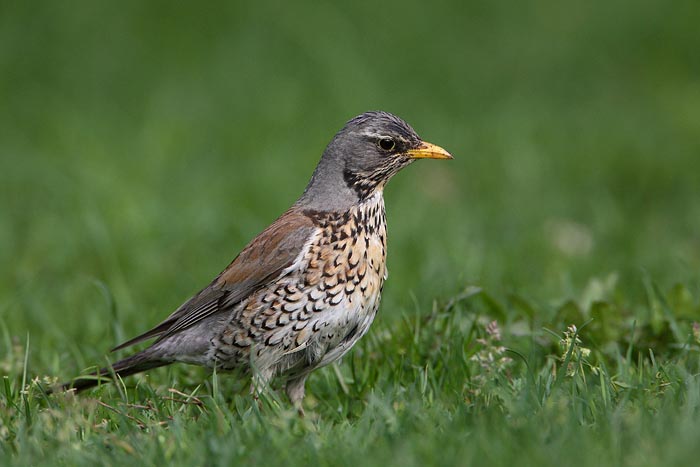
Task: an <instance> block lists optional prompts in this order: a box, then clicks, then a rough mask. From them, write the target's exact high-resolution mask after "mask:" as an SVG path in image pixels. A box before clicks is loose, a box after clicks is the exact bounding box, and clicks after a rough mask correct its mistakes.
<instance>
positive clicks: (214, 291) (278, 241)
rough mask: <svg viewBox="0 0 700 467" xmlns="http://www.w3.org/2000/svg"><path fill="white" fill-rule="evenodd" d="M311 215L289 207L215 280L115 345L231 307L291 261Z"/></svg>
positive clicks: (307, 233) (164, 333) (306, 235)
mask: <svg viewBox="0 0 700 467" xmlns="http://www.w3.org/2000/svg"><path fill="white" fill-rule="evenodd" d="M315 231H316V227H315V226H314V224H313V222H312V221H311V219H310V218H309V217H307V216H305V215H304V214H303V213H300V212H298V211H296V210H294V209H290V210H289V211H287V212H286V213H284V214H283V215H282V216H280V217H279V218H278V219H277V220H276V221H275V222H273V223H272V224H271V225H270V226H269V227H268V228H267V229H265V230H264V231H263V232H262V233H260V235H258V236H257V237H255V238H254V239H253V240H252V241H251V242H250V243H249V244H248V245H247V246H246V247H245V248H244V249H243V251H241V253H240V254H239V255H238V256H237V257H236V258H235V259H234V260H233V261H232V262H231V264H229V265H228V267H227V268H226V269H224V271H223V272H222V273H221V274H219V276H218V277H217V278H216V279H214V281H213V282H212V283H211V284H209V286H207V287H206V288H204V289H203V290H201V291H200V292H199V293H198V294H197V295H195V296H194V297H192V298H191V299H189V300H188V301H187V302H185V303H183V304H182V305H181V306H180V307H179V308H178V309H177V310H175V311H174V312H173V313H172V314H171V315H170V316H168V317H167V318H166V319H165V321H163V322H161V323H160V324H158V325H157V326H156V327H154V328H153V329H150V330H149V331H147V332H145V333H143V334H141V335H139V336H136V337H134V338H133V339H131V340H129V341H127V342H125V343H123V344H121V345H119V346H117V347H115V348H114V349H113V350H119V349H123V348H125V347H129V346H131V345H134V344H136V343H138V342H141V341H144V340H147V339H150V338H152V337H158V341H160V340H162V339H164V338H166V337H168V336H171V335H173V334H175V333H178V332H181V331H182V330H184V329H187V328H189V327H191V326H193V325H195V324H197V323H199V322H200V321H202V320H204V319H206V318H208V317H210V316H212V315H215V314H217V313H221V312H223V311H227V310H230V309H231V308H232V307H234V306H235V305H236V304H238V303H240V302H241V301H243V300H245V299H246V298H247V297H248V296H249V295H250V294H251V293H253V292H254V291H255V290H257V289H259V288H260V287H262V286H264V285H266V284H269V283H270V282H271V281H273V280H275V279H277V278H278V277H279V276H280V274H282V272H283V271H284V270H285V269H286V268H288V267H289V266H291V265H292V264H293V263H294V260H295V259H296V258H297V257H298V256H299V254H300V253H301V252H302V250H303V249H304V247H305V246H306V244H307V243H308V242H309V240H310V239H311V238H312V236H313V235H314V232H315Z"/></svg>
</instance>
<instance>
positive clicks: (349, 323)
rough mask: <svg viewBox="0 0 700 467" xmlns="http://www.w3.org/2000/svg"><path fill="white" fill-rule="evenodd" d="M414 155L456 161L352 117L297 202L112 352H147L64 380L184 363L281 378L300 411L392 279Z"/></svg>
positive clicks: (379, 121)
mask: <svg viewBox="0 0 700 467" xmlns="http://www.w3.org/2000/svg"><path fill="white" fill-rule="evenodd" d="M418 159H453V157H452V155H450V153H449V152H447V151H446V150H445V149H443V148H441V147H440V146H437V145H434V144H431V143H428V142H426V141H423V140H422V139H421V138H420V137H419V136H418V134H417V133H416V132H415V130H414V129H413V128H412V127H411V126H410V125H409V124H408V123H406V122H405V121H404V120H402V119H401V118H399V117H397V116H395V115H393V114H391V113H388V112H384V111H372V112H366V113H363V114H361V115H358V116H357V117H355V118H353V119H351V120H349V121H348V122H347V123H346V124H345V125H344V126H343V127H342V128H341V129H340V131H338V133H337V134H336V135H335V136H334V137H333V139H332V140H331V141H330V143H329V144H328V146H327V147H326V148H325V150H324V151H323V154H322V156H321V159H320V161H319V162H318V165H317V166H316V168H315V170H314V172H313V175H312V176H311V180H310V181H309V183H308V185H307V186H306V189H305V190H304V191H303V193H302V195H301V196H300V197H299V198H298V200H297V201H296V202H295V203H294V204H293V205H292V206H291V207H290V208H289V209H288V210H287V211H286V212H284V213H283V214H282V215H281V216H280V217H279V218H278V219H277V220H275V221H274V222H273V223H272V224H271V225H270V226H269V227H267V228H266V229H265V230H263V231H262V232H261V233H260V234H259V235H258V236H256V237H255V238H254V239H253V240H251V241H250V243H248V245H247V246H246V247H245V248H243V250H242V251H241V252H240V253H239V254H238V256H236V257H235V259H234V260H233V261H232V262H231V263H230V264H229V265H228V267H226V268H225V269H224V270H223V272H221V273H220V274H219V275H218V276H216V278H215V279H214V280H213V281H212V282H211V283H210V284H209V285H208V286H206V287H205V288H204V289H202V290H201V291H200V292H199V293H197V294H196V295H194V296H193V297H191V298H190V299H189V300H187V301H186V302H185V303H183V304H182V305H181V306H180V307H179V308H177V309H176V310H175V311H174V312H173V313H172V314H170V316H168V317H167V318H166V319H165V320H164V321H162V322H161V323H160V324H158V325H157V326H155V327H153V328H152V329H150V330H148V331H146V332H144V333H143V334H140V335H138V336H136V337H134V338H133V339H131V340H129V341H127V342H124V343H123V344H121V345H118V346H117V347H115V348H114V349H112V351H117V350H121V349H124V348H127V347H131V346H133V345H135V344H138V343H141V342H143V341H146V340H150V339H155V341H153V342H152V343H151V344H150V346H148V347H146V348H145V349H144V350H141V351H139V352H136V353H134V354H132V355H130V356H128V357H126V358H124V359H122V360H119V361H117V362H116V363H113V364H112V365H111V366H108V367H106V368H102V369H100V370H98V371H96V372H95V373H92V374H91V375H84V376H79V377H77V378H75V379H73V380H71V381H68V382H66V383H63V384H62V385H61V389H62V390H64V391H68V390H76V391H81V390H84V389H88V388H90V387H93V386H96V385H98V384H100V382H101V381H103V380H105V379H106V380H112V379H114V378H115V377H120V378H124V377H126V376H129V375H133V374H135V373H139V372H143V371H147V370H150V369H153V368H157V367H161V366H164V365H168V364H171V363H176V362H181V363H189V364H195V365H200V366H204V367H208V368H210V369H212V370H215V371H240V372H242V374H244V375H246V376H247V377H250V378H251V382H252V387H253V388H260V387H267V386H266V385H268V384H269V382H270V381H271V380H272V379H273V378H275V377H281V379H282V380H283V381H284V382H285V383H286V384H285V390H286V393H287V396H288V398H289V400H290V402H291V403H292V404H293V405H294V406H295V407H297V408H299V409H300V410H301V411H302V413H303V408H302V401H303V399H304V395H305V383H306V379H307V377H308V376H309V374H310V373H311V372H312V371H314V370H316V369H318V368H321V367H323V366H325V365H328V364H330V363H332V362H334V361H336V360H338V359H339V358H341V357H342V356H343V355H345V354H346V353H347V352H348V351H349V350H350V349H351V348H352V347H353V346H354V345H355V343H357V341H358V340H359V339H360V338H362V337H363V336H364V335H365V333H367V331H368V329H369V327H370V325H371V324H372V322H373V321H374V318H375V316H376V314H377V309H378V307H379V303H380V299H381V292H382V289H383V286H384V281H385V280H386V278H387V267H386V255H387V226H386V212H385V208H384V197H383V193H384V188H385V186H386V184H387V182H388V181H389V179H391V178H392V177H393V176H394V175H395V174H396V173H397V172H399V171H400V170H401V169H403V168H404V167H406V166H408V165H410V164H411V163H413V162H414V161H416V160H418Z"/></svg>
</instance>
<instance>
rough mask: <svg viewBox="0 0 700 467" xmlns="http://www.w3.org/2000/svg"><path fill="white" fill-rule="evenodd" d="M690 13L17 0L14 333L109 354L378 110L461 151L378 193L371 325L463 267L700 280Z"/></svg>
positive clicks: (558, 4)
mask: <svg viewBox="0 0 700 467" xmlns="http://www.w3.org/2000/svg"><path fill="white" fill-rule="evenodd" d="M698 24H700V8H698V4H697V2H695V1H675V2H661V1H650V0H641V1H635V2H609V1H601V0H593V1H587V2H569V1H552V0H540V1H533V2H517V1H476V0H471V1H465V0H461V1H433V2H430V3H428V2H424V3H410V2H406V1H392V2H381V3H380V2H374V1H356V2H310V1H303V2H302V1H299V2H206V3H203V2H197V3H195V2H172V1H167V2H166V1H155V2H116V3H102V2H92V1H75V2H48V1H47V2H2V3H0V103H1V104H0V105H1V106H2V110H1V111H0V322H1V323H2V327H3V328H4V329H5V331H4V332H5V336H6V337H9V336H20V337H21V338H24V336H26V335H27V334H29V335H30V336H31V342H32V343H33V345H35V346H39V348H40V349H41V351H40V352H35V353H33V354H32V355H31V360H32V361H34V362H35V366H34V368H33V369H34V370H35V371H38V372H42V368H43V369H44V372H46V371H48V370H46V368H48V367H49V366H50V367H51V368H53V369H56V368H60V372H61V373H62V376H64V377H65V376H69V373H72V372H74V371H76V370H79V369H80V368H82V367H83V366H87V365H91V364H94V363H99V362H102V361H103V360H102V355H103V353H104V352H105V351H106V350H107V349H108V348H109V347H111V346H112V345H113V344H116V343H117V340H119V339H120V338H124V337H129V336H132V335H134V334H136V333H138V332H141V331H143V330H145V329H146V328H148V327H150V326H151V325H153V324H155V323H157V322H158V321H160V320H161V319H162V318H163V317H164V316H166V315H167V314H168V313H170V312H171V311H172V310H173V309H174V308H175V307H177V306H178V305H179V304H180V303H181V302H182V301H184V300H185V299H186V298H188V297H189V296H190V295H191V294H192V293H194V292H196V291H197V290H198V289H199V288H200V287H203V286H204V285H206V284H207V283H208V281H209V280H210V279H211V278H212V277H213V276H214V275H215V274H217V273H218V272H219V271H220V270H221V269H223V268H224V267H225V266H226V265H227V264H228V262H229V261H230V260H231V259H232V258H233V257H234V256H235V255H236V254H237V252H238V251H239V250H240V249H241V248H242V247H243V246H244V245H245V243H246V242H247V241H248V240H249V239H250V238H252V237H253V236H254V235H255V234H257V233H258V232H259V231H260V230H262V229H263V228H264V227H265V226H266V225H268V224H269V223H270V222H271V221H272V220H273V219H274V218H275V217H276V216H277V215H279V214H280V213H281V212H283V211H284V210H285V209H286V208H287V207H288V206H289V205H290V204H291V203H292V202H293V201H294V200H295V199H296V197H297V196H298V195H299V194H300V193H301V191H302V190H303V188H304V186H305V185H306V182H307V181H308V179H309V177H310V174H311V172H312V170H313V168H314V166H315V163H316V161H317V160H318V158H319V156H320V154H321V152H322V150H323V148H324V147H325V145H326V144H327V142H328V141H329V140H330V138H331V137H332V135H333V134H334V133H335V132H336V131H337V130H338V129H339V128H340V127H341V126H342V125H343V124H344V122H345V121H346V120H348V119H349V118H351V117H353V116H354V115H356V114H359V113H361V112H364V111H366V110H374V109H382V110H387V111H391V112H393V113H396V114H398V115H400V116H401V117H403V118H404V119H406V120H407V121H408V122H409V123H411V124H412V125H413V126H414V128H415V129H416V130H417V131H418V133H419V134H420V135H421V136H422V137H424V138H425V139H426V140H428V141H431V142H434V143H436V144H439V145H441V146H443V147H445V148H447V149H448V150H449V151H450V152H452V154H454V156H455V160H454V161H452V162H449V163H438V162H432V161H430V162H421V163H418V164H415V165H413V166H412V167H410V168H409V169H407V170H406V171H404V172H403V173H401V174H400V175H399V176H397V177H396V178H395V179H394V180H393V181H392V182H391V183H390V185H389V187H388V188H387V190H386V203H387V211H388V218H389V219H388V220H389V270H390V280H389V281H388V283H387V286H386V287H385V295H384V302H383V307H382V310H381V316H380V319H379V322H381V323H383V324H380V326H389V327H390V326H391V323H392V322H393V321H392V320H394V319H396V317H398V316H400V314H401V312H402V311H405V310H414V309H416V308H417V309H419V310H425V311H426V312H427V310H429V309H430V307H431V304H432V302H433V301H434V300H437V301H442V302H444V301H446V300H448V299H449V298H450V297H452V296H454V295H455V294H457V293H459V292H460V291H461V290H463V289H464V288H465V287H466V286H468V285H478V286H481V287H484V289H486V290H489V291H491V292H493V293H496V294H502V293H509V292H517V293H518V294H520V295H522V296H525V297H528V299H530V300H532V301H533V302H535V303H540V304H543V305H544V306H547V304H550V303H556V302H561V301H563V300H565V299H568V298H571V297H578V296H579V295H580V294H581V293H582V291H583V290H584V289H585V287H586V286H587V284H589V281H590V280H591V278H596V277H599V278H605V277H608V276H609V275H610V274H617V277H618V280H619V287H620V289H621V290H623V291H624V294H625V300H626V301H628V302H629V303H630V306H634V303H635V302H637V301H640V300H643V299H644V289H643V286H642V279H643V278H644V277H647V276H649V277H652V278H653V279H654V280H655V281H657V282H659V283H660V284H661V285H662V287H670V286H671V285H672V284H674V283H676V282H678V281H682V282H684V283H686V284H687V285H688V286H689V287H690V288H691V290H693V291H694V292H695V293H694V295H695V296H696V297H697V296H698V290H700V281H699V277H700V276H699V275H698V271H699V267H700V203H699V202H698V199H699V196H700V159H699V158H700V138H699V135H700V53H698V51H699V50H700V34H698ZM115 313H116V318H118V319H115ZM114 322H118V323H121V324H120V325H118V326H117V325H113V324H112V323H114ZM76 359H77V362H76ZM37 360H38V361H37ZM81 365H83V366H81Z"/></svg>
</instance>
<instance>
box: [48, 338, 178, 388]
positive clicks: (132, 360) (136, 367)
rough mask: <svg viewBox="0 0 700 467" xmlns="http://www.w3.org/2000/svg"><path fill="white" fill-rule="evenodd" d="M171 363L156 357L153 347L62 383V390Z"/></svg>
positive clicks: (82, 386) (84, 386)
mask: <svg viewBox="0 0 700 467" xmlns="http://www.w3.org/2000/svg"><path fill="white" fill-rule="evenodd" d="M169 363H171V362H170V361H167V360H162V359H159V358H154V355H153V352H152V351H151V349H146V350H144V351H142V352H139V353H137V354H134V355H131V356H129V357H126V358H124V359H122V360H119V361H118V362H116V363H114V364H113V365H112V366H111V367H105V368H101V369H100V370H99V371H96V372H94V373H91V374H89V375H85V376H79V377H77V378H75V379H73V380H71V381H67V382H65V383H63V384H61V385H60V389H59V390H60V391H68V390H70V389H75V390H76V391H77V392H80V391H83V390H85V389H89V388H91V387H94V386H97V385H98V384H101V383H103V382H105V380H113V379H114V377H115V376H119V377H120V378H125V377H127V376H130V375H133V374H135V373H140V372H142V371H146V370H150V369H151V368H158V367H159V366H164V365H167V364H169Z"/></svg>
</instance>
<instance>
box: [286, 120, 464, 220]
mask: <svg viewBox="0 0 700 467" xmlns="http://www.w3.org/2000/svg"><path fill="white" fill-rule="evenodd" d="M416 159H452V156H451V155H450V153H448V152H447V151H445V150H444V149H443V148H441V147H439V146H436V145H434V144H431V143H427V142H425V141H423V140H422V139H421V138H420V137H419V136H418V135H417V134H416V132H415V130H413V128H411V126H410V125H409V124H408V123H406V122H404V121H403V120H401V119H400V118H399V117H397V116H395V115H392V114H390V113H387V112H367V113H364V114H362V115H359V116H357V117H355V118H353V119H352V120H350V121H349V122H348V123H346V124H345V126H344V127H343V128H342V129H341V130H340V131H339V132H338V133H337V134H336V135H335V137H334V138H333V140H332V141H331V142H330V143H329V144H328V146H327V147H326V150H325V151H324V153H323V156H322V157H321V161H320V162H319V164H318V166H317V167H316V170H315V171H314V175H313V177H312V178H311V181H310V182H309V185H308V186H307V188H306V191H305V192H304V195H303V196H302V198H301V199H300V201H302V200H304V199H307V200H308V201H311V198H312V197H313V198H315V199H316V200H318V199H324V200H325V202H326V203H328V204H329V205H336V204H339V205H341V206H338V207H344V206H342V205H347V204H354V203H357V202H358V201H361V200H363V199H366V198H367V197H369V196H371V195H373V194H374V193H376V192H377V191H380V190H383V189H384V186H385V185H386V183H387V182H388V181H389V179H390V178H391V177H392V176H394V175H395V174H396V173H397V172H398V171H399V170H401V169H402V168H404V167H406V166H407V165H409V164H411V163H412V162H413V161H415V160H416ZM334 207H335V206H334ZM336 208H337V207H336Z"/></svg>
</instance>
